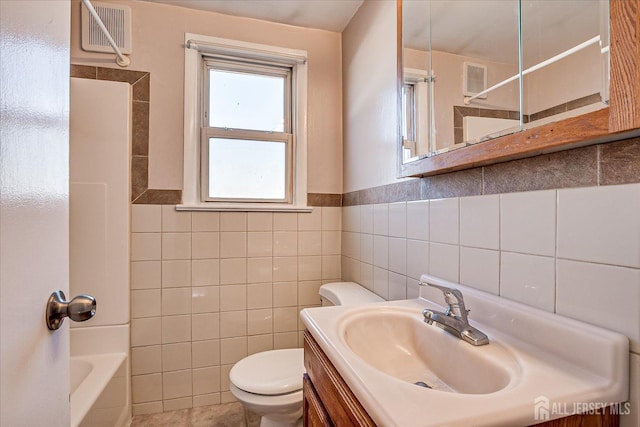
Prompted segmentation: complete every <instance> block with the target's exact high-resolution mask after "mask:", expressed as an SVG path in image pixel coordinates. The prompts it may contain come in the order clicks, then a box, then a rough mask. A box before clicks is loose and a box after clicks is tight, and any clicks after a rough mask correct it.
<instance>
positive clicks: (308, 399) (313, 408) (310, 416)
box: [302, 374, 333, 427]
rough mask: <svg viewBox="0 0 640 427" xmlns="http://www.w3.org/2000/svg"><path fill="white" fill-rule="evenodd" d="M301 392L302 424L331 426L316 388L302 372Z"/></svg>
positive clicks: (321, 426)
mask: <svg viewBox="0 0 640 427" xmlns="http://www.w3.org/2000/svg"><path fill="white" fill-rule="evenodd" d="M302 393H303V394H304V403H303V408H302V411H303V412H302V416H303V419H304V425H305V426H307V427H333V423H332V422H331V419H330V418H329V414H328V413H327V411H326V410H325V409H324V406H323V405H322V401H321V400H320V396H318V393H316V389H315V388H313V384H311V380H310V379H309V375H307V374H304V378H303V383H302Z"/></svg>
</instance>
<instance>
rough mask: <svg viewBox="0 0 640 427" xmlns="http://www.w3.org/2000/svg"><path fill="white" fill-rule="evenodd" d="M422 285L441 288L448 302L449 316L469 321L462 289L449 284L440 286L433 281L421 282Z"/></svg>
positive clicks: (447, 312)
mask: <svg viewBox="0 0 640 427" xmlns="http://www.w3.org/2000/svg"><path fill="white" fill-rule="evenodd" d="M420 284H421V285H425V284H426V285H427V286H431V287H433V288H437V289H440V290H441V291H442V293H443V294H444V300H445V302H446V303H447V305H448V307H447V311H446V314H447V316H453V317H457V318H459V319H460V320H462V321H464V322H465V323H468V319H467V314H468V313H469V310H467V309H466V308H465V306H464V296H463V295H462V292H460V290H458V289H455V288H449V287H448V286H440V285H435V284H433V283H422V282H421V283H420Z"/></svg>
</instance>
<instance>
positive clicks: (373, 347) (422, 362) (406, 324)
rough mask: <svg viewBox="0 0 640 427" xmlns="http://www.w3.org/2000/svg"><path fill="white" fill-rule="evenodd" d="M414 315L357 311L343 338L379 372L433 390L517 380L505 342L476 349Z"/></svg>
mask: <svg viewBox="0 0 640 427" xmlns="http://www.w3.org/2000/svg"><path fill="white" fill-rule="evenodd" d="M415 314H416V313H415V311H413V310H406V309H402V308H398V307H386V308H384V309H377V310H371V309H363V310H359V311H355V312H354V313H352V314H351V315H349V316H347V317H345V318H344V320H343V321H342V322H341V324H340V326H339V328H340V329H341V330H342V336H341V338H342V339H343V340H344V342H345V343H346V345H347V347H348V348H349V349H350V350H351V351H352V352H353V353H355V354H356V355H357V356H358V357H359V358H361V359H362V360H363V361H365V362H366V363H368V364H369V365H371V366H372V367H374V368H376V369H377V370H379V371H381V372H384V373H385V374H387V375H390V376H392V377H394V378H396V379H398V380H401V381H406V382H409V383H411V384H416V383H422V384H421V386H423V387H424V386H426V387H427V388H430V389H433V390H439V391H445V392H454V393H468V394H486V393H492V392H495V391H498V390H501V389H503V388H505V387H506V386H507V385H508V384H509V383H510V381H511V380H512V379H514V380H515V379H516V378H517V375H518V374H519V369H518V364H517V363H516V361H515V359H514V358H513V356H512V355H511V354H510V353H509V352H508V351H506V350H505V348H504V347H502V346H501V345H499V344H494V345H492V346H480V347H474V346H472V345H469V344H467V343H465V342H463V341H462V340H460V339H458V338H456V337H453V336H452V335H450V334H448V333H447V332H445V331H443V330H442V329H440V328H437V327H434V326H432V325H427V324H426V323H424V322H423V321H422V320H421V319H420V318H421V317H422V316H420V317H418V316H416V315H415Z"/></svg>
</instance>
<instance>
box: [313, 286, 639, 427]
mask: <svg viewBox="0 0 640 427" xmlns="http://www.w3.org/2000/svg"><path fill="white" fill-rule="evenodd" d="M423 279H430V280H431V281H432V283H433V280H436V281H437V282H436V283H438V284H443V285H444V286H449V287H455V288H458V289H460V290H461V291H462V292H463V294H464V297H465V304H466V305H467V308H470V309H471V310H472V311H471V314H470V316H469V318H470V323H471V324H472V325H473V326H475V327H477V328H478V329H479V330H481V331H482V332H484V333H486V334H487V335H488V336H489V340H490V344H489V345H485V346H479V347H473V346H471V345H470V344H467V343H465V342H463V341H462V340H459V339H458V338H455V337H453V336H451V335H449V334H448V333H447V332H445V331H444V330H441V329H440V328H437V327H435V326H433V325H427V324H424V327H428V328H435V329H436V330H437V333H438V334H445V335H449V336H447V337H444V336H443V337H442V339H455V340H458V341H460V344H459V345H464V346H469V347H471V348H470V349H466V348H464V347H463V349H466V350H468V351H474V352H484V353H486V354H484V355H483V356H487V355H488V356H489V357H494V354H495V355H496V356H495V357H505V356H504V355H505V354H508V355H510V357H512V359H511V360H510V361H509V363H507V364H506V365H509V364H510V365H513V366H512V368H510V369H511V371H510V375H511V377H510V380H509V382H508V384H507V385H506V386H505V387H504V388H502V389H500V390H498V391H495V392H491V393H486V394H462V393H450V392H443V391H437V390H432V389H427V388H422V387H418V386H416V385H414V384H412V383H411V382H407V381H402V380H399V379H397V378H395V377H393V376H390V375H387V374H385V373H383V372H382V371H380V370H378V369H376V368H374V367H373V366H372V365H370V364H369V363H367V362H366V361H364V360H363V359H361V358H360V357H359V356H358V355H357V354H355V353H354V352H353V351H352V350H351V348H349V345H348V344H347V342H346V341H345V323H348V321H349V319H352V318H353V317H354V316H357V315H359V314H361V313H365V312H366V313H368V314H369V315H370V314H371V313H372V312H376V313H380V314H381V315H384V313H385V312H386V313H391V312H393V313H403V315H406V314H407V313H409V314H411V315H413V313H415V316H416V318H417V319H420V321H421V320H422V310H423V309H424V308H431V309H435V310H440V311H442V307H441V306H440V305H438V304H437V303H435V302H433V301H430V300H427V299H424V298H418V299H414V300H402V301H390V302H382V303H375V304H368V305H360V306H335V307H318V308H309V309H304V310H302V312H301V317H302V320H303V322H304V324H305V326H306V327H307V329H308V330H309V332H310V333H311V335H312V336H313V337H314V339H315V340H316V341H317V342H318V344H319V345H320V347H321V348H322V350H323V351H324V352H325V354H326V355H327V356H328V357H329V359H330V360H331V361H332V363H333V364H334V366H335V367H336V369H337V370H338V372H339V373H340V374H341V375H342V377H343V379H344V380H345V382H346V383H347V384H348V385H349V387H350V388H351V390H352V391H353V393H354V394H355V396H356V397H357V398H358V400H359V401H360V403H361V404H362V406H363V407H364V408H365V409H366V410H367V412H368V413H369V415H370V416H371V418H372V419H373V420H374V421H375V422H376V423H377V424H378V425H380V426H402V427H406V426H416V427H417V426H443V425H446V426H468V425H474V426H478V427H479V426H501V425H504V426H507V425H529V424H535V423H539V422H541V421H543V420H542V419H536V418H534V408H535V400H536V399H537V398H539V397H544V398H546V399H548V402H549V403H548V405H549V409H550V418H549V419H554V418H561V417H564V416H567V415H572V411H574V410H576V409H577V411H578V412H583V411H585V410H588V409H593V406H592V407H587V406H582V405H587V404H595V403H596V402H598V403H600V402H602V403H617V402H623V401H626V400H627V399H628V389H629V387H628V381H629V374H628V367H629V361H628V357H629V355H628V353H629V342H628V339H627V338H626V337H625V336H623V335H621V334H618V333H615V332H611V331H608V330H605V329H602V328H598V327H595V326H592V325H588V324H585V323H583V322H578V321H575V320H573V319H569V318H565V317H562V316H559V315H555V314H552V313H547V312H544V311H542V310H538V309H535V308H532V307H528V306H525V305H523V304H519V303H516V302H513V301H509V300H506V299H504V298H499V297H496V296H494V295H490V294H487V293H484V292H481V291H477V290H475V289H471V288H466V287H464V286H461V285H459V284H456V283H450V282H446V281H443V280H440V279H436V278H432V277H429V276H423ZM423 281H425V280H423ZM426 281H429V280H426ZM434 300H435V298H434ZM474 319H475V320H477V321H474ZM416 357H417V356H416ZM514 360H515V363H512V362H513V361H514ZM574 402H577V403H578V405H577V406H576V405H574ZM554 409H557V410H556V411H554ZM559 412H560V413H559Z"/></svg>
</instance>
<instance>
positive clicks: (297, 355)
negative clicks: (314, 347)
mask: <svg viewBox="0 0 640 427" xmlns="http://www.w3.org/2000/svg"><path fill="white" fill-rule="evenodd" d="M304 372H305V370H304V350H303V349H301V348H288V349H281V350H269V351H263V352H261V353H255V354H252V355H250V356H247V357H245V358H244V359H242V360H240V361H239V362H238V363H236V364H235V365H233V367H232V368H231V371H230V372H229V380H230V381H231V382H232V383H233V385H235V386H236V387H238V388H239V389H241V390H244V391H247V392H249V393H255V394H262V395H268V396H270V395H277V394H285V393H291V392H294V391H297V390H301V389H302V374H304Z"/></svg>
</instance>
